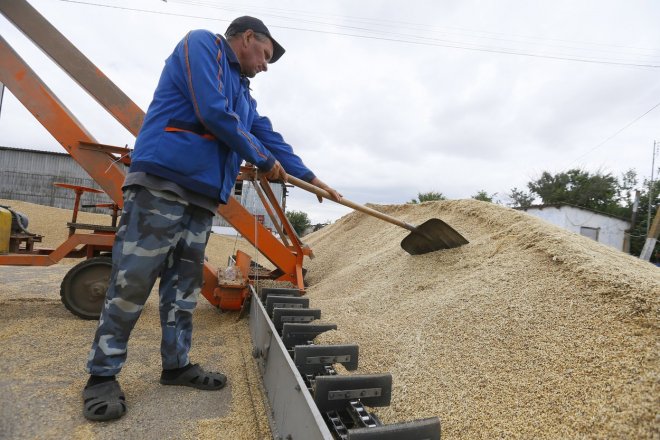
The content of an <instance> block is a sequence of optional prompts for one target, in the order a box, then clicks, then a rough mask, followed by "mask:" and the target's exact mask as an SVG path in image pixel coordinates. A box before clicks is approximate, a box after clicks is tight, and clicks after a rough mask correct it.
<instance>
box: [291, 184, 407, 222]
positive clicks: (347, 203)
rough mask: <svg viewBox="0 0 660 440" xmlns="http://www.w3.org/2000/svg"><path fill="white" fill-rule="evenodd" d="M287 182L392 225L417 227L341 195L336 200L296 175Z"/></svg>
mask: <svg viewBox="0 0 660 440" xmlns="http://www.w3.org/2000/svg"><path fill="white" fill-rule="evenodd" d="M287 182H288V183H290V184H292V185H294V186H297V187H298V188H300V189H304V190H305V191H309V192H311V193H314V194H316V195H317V196H321V197H323V198H325V199H328V200H332V201H333V202H336V203H339V204H341V205H344V206H348V207H349V208H353V209H355V210H357V211H360V212H364V213H365V214H367V215H370V216H372V217H376V218H379V219H381V220H384V221H386V222H388V223H392V224H393V225H397V226H400V227H402V228H404V229H407V230H409V231H412V232H416V231H417V228H416V227H414V226H413V225H411V224H409V223H406V222H403V221H401V220H399V219H396V218H394V217H390V216H389V215H387V214H383V213H382V212H378V211H376V210H375V209H371V208H368V207H366V206H364V205H360V204H359V203H355V202H352V201H350V200H348V199H347V198H345V197H342V198H341V200H340V201H336V200H335V199H333V198H332V196H330V193H329V192H327V191H326V190H324V189H321V188H319V187H318V186H316V185H312V184H311V183H308V182H305V181H304V180H300V179H298V178H296V177H293V176H292V175H290V174H289V176H288V178H287Z"/></svg>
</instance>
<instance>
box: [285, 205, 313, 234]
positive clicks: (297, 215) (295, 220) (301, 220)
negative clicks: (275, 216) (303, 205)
mask: <svg viewBox="0 0 660 440" xmlns="http://www.w3.org/2000/svg"><path fill="white" fill-rule="evenodd" d="M286 218H288V219H289V223H291V226H293V229H295V231H296V233H297V234H298V235H302V234H303V232H305V229H307V228H309V227H310V226H311V225H312V222H311V221H310V220H309V216H308V215H307V213H306V212H302V211H287V212H286Z"/></svg>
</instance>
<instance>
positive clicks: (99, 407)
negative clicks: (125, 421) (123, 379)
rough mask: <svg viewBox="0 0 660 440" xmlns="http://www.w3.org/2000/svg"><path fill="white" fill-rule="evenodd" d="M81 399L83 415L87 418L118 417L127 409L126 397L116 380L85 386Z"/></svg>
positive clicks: (107, 418) (95, 419)
mask: <svg viewBox="0 0 660 440" xmlns="http://www.w3.org/2000/svg"><path fill="white" fill-rule="evenodd" d="M83 399H84V401H85V403H84V407H83V415H84V416H85V418H87V419H89V420H94V421H105V420H113V419H118V418H120V417H121V416H123V415H124V414H126V411H127V407H126V397H125V396H124V393H123V391H122V390H121V387H120V386H119V382H117V381H116V380H113V381H110V382H103V383H99V384H97V385H92V386H90V387H87V388H85V389H84V390H83Z"/></svg>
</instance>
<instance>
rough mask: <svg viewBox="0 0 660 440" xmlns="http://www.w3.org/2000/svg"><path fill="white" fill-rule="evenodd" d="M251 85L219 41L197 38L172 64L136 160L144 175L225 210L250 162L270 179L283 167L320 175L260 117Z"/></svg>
mask: <svg viewBox="0 0 660 440" xmlns="http://www.w3.org/2000/svg"><path fill="white" fill-rule="evenodd" d="M249 85H250V82H249V80H248V78H246V77H244V76H241V66H240V64H239V62H238V58H237V57H236V54H235V53H234V51H233V50H232V49H231V47H230V46H229V44H228V43H227V41H226V40H225V39H224V38H223V37H222V36H220V35H215V34H213V33H211V32H209V31H204V30H195V31H191V32H189V33H188V35H186V37H185V38H184V39H183V40H181V42H180V43H179V44H178V45H177V46H176V48H175V49H174V52H173V53H172V55H170V57H169V58H167V60H166V61H165V67H164V69H163V72H162V74H161V76H160V81H159V83H158V87H157V88H156V91H155V92H154V98H153V101H152V102H151V104H150V105H149V109H148V111H147V114H146V115H145V118H144V122H143V124H142V128H141V129H140V133H139V134H138V137H137V139H136V141H135V150H134V151H133V154H132V157H131V168H130V170H131V171H132V172H133V171H136V172H137V171H142V172H146V173H149V174H153V175H156V176H159V177H162V178H164V179H168V180H171V181H173V182H175V183H176V184H178V185H180V186H182V187H184V188H186V189H188V190H190V191H194V192H196V193H199V194H202V195H205V196H207V197H211V198H213V199H215V200H218V201H219V202H221V203H226V202H227V199H228V198H229V195H230V192H231V189H232V187H233V185H234V182H235V181H236V177H237V176H238V172H239V168H240V165H241V162H242V161H243V160H246V161H248V162H250V163H253V164H255V165H256V166H257V167H258V168H259V169H261V170H263V171H268V170H270V169H271V168H272V166H273V164H274V163H275V160H276V159H277V160H279V161H280V163H281V164H282V166H283V167H284V169H285V170H286V172H287V173H289V174H291V175H293V176H295V177H298V178H300V179H303V180H306V181H311V180H312V179H313V178H314V173H312V171H310V170H309V169H308V168H307V167H306V166H305V164H303V162H302V160H301V159H300V158H299V157H298V156H297V155H296V154H295V153H294V152H293V149H292V148H291V146H290V145H289V144H287V143H286V142H285V141H284V139H283V138H282V135H280V134H279V133H277V132H276V131H274V130H273V126H272V124H271V123H270V120H269V119H268V118H266V117H264V116H260V115H259V113H257V103H256V101H255V100H254V99H253V98H252V97H251V96H250V88H249Z"/></svg>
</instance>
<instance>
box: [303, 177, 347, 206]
mask: <svg viewBox="0 0 660 440" xmlns="http://www.w3.org/2000/svg"><path fill="white" fill-rule="evenodd" d="M309 183H311V184H312V185H315V186H318V187H319V188H321V189H323V190H326V191H327V192H328V193H330V197H331V198H332V200H334V201H335V202H339V201H341V198H342V197H343V196H342V195H341V194H339V191H337V190H336V189H334V188H331V187H329V186H328V185H327V184H326V183H324V182H323V181H322V180H321V179H319V178H318V177H314V178H313V179H312V181H311V182H309ZM316 198H317V199H319V203H323V197H321V196H316Z"/></svg>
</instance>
